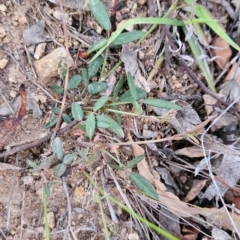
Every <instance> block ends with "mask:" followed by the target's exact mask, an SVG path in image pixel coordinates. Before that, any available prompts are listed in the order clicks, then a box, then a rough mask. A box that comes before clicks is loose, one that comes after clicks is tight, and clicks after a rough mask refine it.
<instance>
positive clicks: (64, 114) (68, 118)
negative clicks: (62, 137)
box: [62, 113, 72, 123]
mask: <svg viewBox="0 0 240 240" xmlns="http://www.w3.org/2000/svg"><path fill="white" fill-rule="evenodd" d="M62 118H63V121H64V122H66V123H70V122H72V118H71V117H70V116H69V115H68V114H66V113H63V115H62Z"/></svg>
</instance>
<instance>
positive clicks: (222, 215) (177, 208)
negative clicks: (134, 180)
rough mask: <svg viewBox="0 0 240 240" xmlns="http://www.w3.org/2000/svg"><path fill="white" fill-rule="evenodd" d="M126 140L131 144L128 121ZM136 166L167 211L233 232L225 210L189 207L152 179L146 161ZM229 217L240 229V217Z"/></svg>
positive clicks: (140, 150) (139, 152) (138, 152)
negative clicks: (198, 216) (151, 185)
mask: <svg viewBox="0 0 240 240" xmlns="http://www.w3.org/2000/svg"><path fill="white" fill-rule="evenodd" d="M127 135H128V139H129V141H131V142H133V140H132V137H131V135H130V121H129V126H128V133H127ZM131 146H132V148H133V152H134V155H135V156H139V155H142V154H144V150H143V148H141V147H140V146H139V145H138V144H136V143H134V142H133V144H132V145H131ZM140 163H141V164H138V170H139V173H140V174H141V175H142V176H144V177H145V178H147V179H148V181H149V182H151V183H152V184H153V185H154V186H155V188H156V190H157V193H158V196H159V199H158V202H159V203H160V204H162V205H165V206H166V207H167V208H168V210H170V211H171V212H173V213H175V214H177V215H178V216H181V217H190V216H192V215H198V214H200V215H202V216H204V217H205V218H206V219H207V222H210V223H211V224H214V225H216V226H218V225H219V224H221V226H222V227H224V228H226V229H229V230H233V226H232V223H231V221H230V219H229V218H228V214H227V213H226V210H225V208H221V209H217V208H200V207H195V206H191V207H190V206H189V205H188V204H187V203H186V202H183V201H181V200H180V199H179V198H178V197H177V196H176V195H174V194H173V193H171V192H167V191H166V190H167V188H166V187H165V185H164V184H163V183H162V182H160V181H159V180H157V179H154V177H153V175H152V174H151V172H150V170H149V167H148V165H147V162H146V160H145V159H144V160H142V161H141V162H140ZM231 217H232V219H233V221H234V223H235V225H236V228H237V229H239V228H240V216H239V215H237V214H235V213H231Z"/></svg>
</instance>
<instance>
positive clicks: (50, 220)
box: [47, 212, 55, 229]
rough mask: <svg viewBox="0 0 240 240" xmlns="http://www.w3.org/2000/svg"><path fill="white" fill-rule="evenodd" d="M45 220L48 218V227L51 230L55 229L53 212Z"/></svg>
mask: <svg viewBox="0 0 240 240" xmlns="http://www.w3.org/2000/svg"><path fill="white" fill-rule="evenodd" d="M47 218H48V226H49V227H50V228H51V229H53V228H54V227H55V217H54V213H53V212H49V213H48V214H47Z"/></svg>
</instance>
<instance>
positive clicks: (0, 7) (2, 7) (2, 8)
mask: <svg viewBox="0 0 240 240" xmlns="http://www.w3.org/2000/svg"><path fill="white" fill-rule="evenodd" d="M0 11H2V12H6V11H7V7H6V6H5V5H4V4H0Z"/></svg>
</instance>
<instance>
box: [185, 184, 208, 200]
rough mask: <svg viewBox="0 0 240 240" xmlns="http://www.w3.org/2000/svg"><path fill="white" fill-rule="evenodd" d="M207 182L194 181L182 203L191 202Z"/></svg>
mask: <svg viewBox="0 0 240 240" xmlns="http://www.w3.org/2000/svg"><path fill="white" fill-rule="evenodd" d="M206 183H207V180H194V181H193V185H192V188H191V189H190V191H189V192H188V194H187V196H186V197H185V199H184V201H185V202H190V201H191V200H193V199H194V198H195V197H196V196H198V194H199V193H200V191H201V190H202V189H203V188H204V187H205V186H206Z"/></svg>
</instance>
